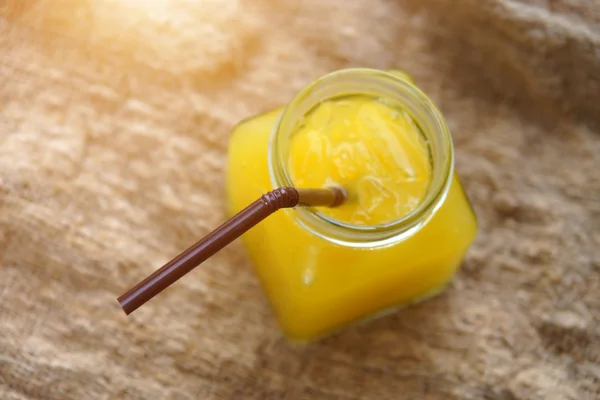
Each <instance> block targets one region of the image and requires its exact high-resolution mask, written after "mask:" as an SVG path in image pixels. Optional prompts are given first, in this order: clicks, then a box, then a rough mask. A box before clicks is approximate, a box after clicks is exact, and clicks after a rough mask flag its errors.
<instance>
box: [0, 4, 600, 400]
mask: <svg viewBox="0 0 600 400" xmlns="http://www.w3.org/2000/svg"><path fill="white" fill-rule="evenodd" d="M598 4H599V3H598V2H597V1H594V0H554V1H551V0H547V1H544V0H537V1H524V0H523V1H519V0H477V1H476V0H454V1H453V0H432V1H416V0H415V1H406V2H404V1H391V0H390V1H386V0H353V1H343V0H336V1H319V0H305V1H299V2H286V1H267V0H254V1H242V0H238V1H235V0H229V1H227V0H202V1H200V0H197V1H193V0H172V1H167V0H155V1H151V0H148V1H144V0H112V1H109V0H105V1H103V0H45V1H44V0H26V1H23V0H0V260H1V264H0V398H2V399H6V400H17V399H19V400H24V399H87V398H90V399H91V398H93V399H108V398H111V399H194V398H198V399H280V398H281V399H348V400H350V399H436V400H437V399H454V398H456V399H485V400H515V399H518V400H521V399H550V400H554V399H584V400H585V399H594V398H599V396H600V365H599V363H600V326H599V321H600V277H599V275H600V252H599V249H600V202H599V199H600V172H599V170H600V137H599V136H598V135H599V132H598V126H600V112H599V104H600V7H599V5H598ZM347 66H369V67H377V68H388V67H400V68H404V69H406V70H407V71H408V72H409V73H411V74H412V75H413V76H414V77H415V78H416V80H417V81H418V83H419V85H420V86H421V87H422V88H423V89H424V90H425V91H426V92H427V93H428V94H430V95H431V97H432V98H433V99H434V100H435V101H436V102H437V104H438V105H439V107H440V108H441V109H442V111H443V113H444V114H445V115H446V117H447V119H448V121H449V124H450V126H451V129H452V131H453V134H454V139H455V146H456V153H457V168H458V170H459V172H460V173H461V175H462V176H463V179H464V183H465V186H466V189H467V191H468V193H469V195H470V197H471V199H472V201H473V204H474V207H475V209H476V212H477V214H478V216H479V219H480V223H481V232H480V235H479V237H478V239H477V242H476V243H475V246H474V247H473V249H472V251H471V252H470V253H469V255H468V257H467V260H466V262H465V264H464V266H463V268H462V270H461V272H460V274H459V275H458V277H457V278H456V280H455V281H454V283H453V285H452V286H451V287H450V288H449V290H447V291H446V292H445V293H444V294H443V295H442V296H440V297H438V298H436V299H434V300H431V301H428V302H426V303H423V304H421V305H418V306H416V307H413V308H410V309H408V310H406V311H403V312H400V313H397V314H395V315H392V316H390V317H387V318H384V319H380V320H378V321H375V322H372V323H369V324H367V325H363V326H361V327H357V328H353V329H350V330H347V331H345V332H343V333H341V334H339V335H337V336H335V337H331V338H329V339H327V340H324V341H321V342H318V343H315V344H314V345H310V346H292V345H289V344H288V343H286V342H285V341H284V340H283V339H282V338H281V337H280V334H279V332H278V330H277V327H276V325H275V321H274V319H273V316H272V314H271V312H270V310H269V308H268V305H267V304H266V301H265V299H264V297H263V295H262V293H261V291H260V288H259V286H258V283H257V280H256V278H255V277H254V275H253V273H252V270H251V267H250V265H249V263H248V261H247V259H246V257H245V255H244V253H243V250H242V248H241V246H240V245H239V244H236V245H234V246H232V247H230V248H228V249H226V250H225V251H223V252H222V253H220V254H218V255H217V256H216V257H214V259H212V260H210V261H209V262H207V263H206V264H205V265H204V266H203V267H202V268H199V269H198V270H197V271H194V272H193V273H192V274H191V275H190V276H188V277H187V278H186V279H185V280H183V281H182V282H179V283H178V284H177V285H176V287H174V288H173V289H172V290H169V291H168V292H166V293H164V294H163V295H161V298H160V300H156V301H154V302H152V304H149V305H147V306H146V307H144V308H142V309H140V310H139V312H138V313H136V314H135V315H133V316H132V317H131V318H126V317H125V316H124V315H123V314H122V312H121V311H120V309H119V307H118V305H117V303H116V301H115V298H116V296H118V295H119V294H121V292H122V291H123V290H124V289H125V288H127V287H128V286H129V285H130V284H131V283H133V282H135V281H137V280H138V279H139V278H140V277H143V276H145V275H146V274H148V273H149V272H151V271H152V270H154V269H155V268H156V267H158V266H159V265H161V264H162V263H163V262H164V261H166V260H167V259H168V258H169V257H171V256H173V255H174V254H176V253H177V252H178V251H180V250H182V249H183V248H185V247H186V246H187V245H189V244H190V243H191V242H193V241H194V240H196V239H197V238H199V237H200V236H202V235H203V234H205V233H207V232H208V231H209V230H210V229H211V228H212V227H214V226H216V225H217V224H218V223H219V222H220V221H222V220H223V218H224V213H223V209H222V206H221V202H222V199H223V191H224V188H223V176H224V165H225V158H226V145H227V140H228V133H229V131H230V129H231V128H232V126H233V125H234V124H235V123H236V122H237V121H239V120H240V119H242V118H245V117H248V116H251V115H254V114H256V113H259V112H261V111H264V110H267V109H269V108H271V107H274V106H276V105H279V104H281V103H283V102H285V101H287V100H288V99H290V97H291V96H292V95H293V94H294V93H295V92H296V91H297V90H299V89H300V88H301V87H302V86H303V85H305V84H307V83H308V82H309V81H310V80H311V79H313V78H315V77H317V76H319V75H321V74H323V73H326V72H328V71H331V70H333V69H337V68H341V67H347Z"/></svg>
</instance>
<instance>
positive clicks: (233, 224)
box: [118, 187, 347, 314]
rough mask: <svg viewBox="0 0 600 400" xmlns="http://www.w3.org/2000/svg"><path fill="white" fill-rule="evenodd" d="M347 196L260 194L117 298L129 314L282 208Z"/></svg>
mask: <svg viewBox="0 0 600 400" xmlns="http://www.w3.org/2000/svg"><path fill="white" fill-rule="evenodd" d="M346 198H347V194H346V191H345V190H344V189H341V188H329V189H295V188H292V187H284V188H279V189H275V190H273V191H271V192H269V193H267V194H265V195H263V196H261V197H260V198H259V199H258V200H256V201H255V202H254V203H252V204H250V205H249V206H248V207H246V208H245V209H243V210H242V211H240V212H239V213H237V214H236V215H234V216H233V217H232V218H231V219H229V220H228V221H227V222H225V223H224V224H223V225H221V226H220V227H218V228H217V229H215V230H214V231H212V232H211V233H209V234H208V235H207V236H206V237H204V238H203V239H201V240H200V241H198V242H197V243H196V244H194V245H193V246H191V247H190V248H189V249H187V250H185V251H184V252H183V253H181V254H180V255H178V256H177V257H175V258H174V259H173V260H171V261H169V262H168V263H167V264H165V265H164V266H163V267H161V268H160V269H158V270H157V271H155V272H154V273H153V274H152V275H150V276H148V277H147V278H146V279H144V280H143V281H141V282H140V283H138V284H137V285H135V286H134V287H132V288H131V289H129V290H128V291H127V292H126V293H125V294H123V295H122V296H120V297H119V298H118V300H119V304H121V307H122V308H123V311H125V314H131V313H132V312H133V311H135V310H136V309H138V308H139V307H140V306H142V305H143V304H144V303H146V302H147V301H148V300H150V299H151V298H153V297H154V296H156V295H157V294H159V293H160V292H162V291H163V290H165V289H166V288H168V287H169V286H171V284H173V283H174V282H175V281H177V280H178V279H179V278H181V277H182V276H183V275H185V274H187V273H188V272H190V271H191V270H192V269H194V268H195V267H197V266H198V265H199V264H201V263H202V262H204V261H206V260H207V259H208V258H209V257H211V256H212V255H213V254H215V253H216V252H218V251H219V250H221V249H222V248H223V247H225V246H227V245H228V244H229V243H231V242H233V241H234V240H235V239H237V238H238V237H239V236H241V235H242V234H243V233H244V232H246V231H248V230H249V229H250V228H252V227H253V226H254V225H256V224H258V223H259V222H260V221H262V220H263V219H265V218H267V217H268V216H269V215H271V214H272V213H274V212H275V211H277V210H279V209H281V208H290V207H296V206H297V205H299V206H325V207H335V206H338V205H340V204H342V203H343V202H344V201H345V200H346Z"/></svg>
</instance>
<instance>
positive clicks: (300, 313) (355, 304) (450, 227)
mask: <svg viewBox="0 0 600 400" xmlns="http://www.w3.org/2000/svg"><path fill="white" fill-rule="evenodd" d="M358 100H360V101H359V102H357V104H358V103H360V102H361V101H363V100H364V102H365V104H366V103H367V102H368V101H372V100H368V99H358ZM367 100H368V101H367ZM338 106H341V105H340V104H338ZM357 106H358V105H357ZM326 107H329V106H326ZM374 108H375V109H376V110H375V114H371V113H370V109H371V106H369V107H368V108H367V110H369V114H370V116H371V120H372V121H375V123H377V124H379V123H384V122H385V123H387V122H386V121H388V120H386V119H384V118H380V116H379V117H376V118H375V117H373V115H377V113H381V112H383V113H384V114H385V113H389V110H388V109H387V108H386V107H385V105H384V106H383V108H381V106H380V105H375V106H374ZM317 111H318V110H317ZM280 112H281V109H278V110H274V111H272V112H269V113H266V114H262V115H260V116H258V117H255V118H253V119H250V120H246V121H244V122H242V123H241V124H239V125H238V126H237V127H236V128H235V130H234V132H233V134H232V137H231V139H230V143H229V161H228V162H229V164H228V175H227V190H228V200H229V212H230V213H231V214H233V213H235V212H238V211H240V210H241V209H243V208H244V207H245V206H246V205H248V204H249V203H251V202H252V201H254V200H255V199H256V198H258V197H259V196H260V195H261V194H263V193H265V192H267V191H269V190H272V189H273V186H272V183H271V181H270V177H269V167H268V147H269V139H270V135H271V132H272V129H273V126H274V124H275V122H276V119H277V117H278V115H279V113H280ZM341 123H342V124H345V121H344V120H343V119H342V120H341ZM354 123H356V122H354ZM309 125H310V124H309ZM309 125H306V126H305V127H304V128H302V129H305V130H304V131H302V129H299V130H298V132H299V133H300V134H301V136H298V138H297V139H298V140H297V142H296V143H293V142H292V143H291V145H292V147H291V149H292V151H294V148H295V150H296V151H297V154H296V155H293V157H291V159H290V171H291V173H292V174H294V182H295V183H297V185H298V186H306V187H308V186H315V185H316V186H317V187H318V186H323V185H327V184H328V183H330V182H328V181H327V179H328V178H331V177H335V179H339V182H337V183H340V184H342V185H344V184H351V185H352V184H354V185H356V186H355V187H358V186H359V184H360V179H364V177H365V176H368V173H367V172H368V171H370V169H369V167H368V166H369V165H370V164H369V163H373V162H374V161H373V159H371V157H372V156H373V157H382V158H383V160H379V161H377V162H376V163H375V166H376V167H377V168H380V171H379V172H378V176H379V178H378V179H384V178H386V176H387V175H386V173H388V172H390V171H391V169H396V168H397V166H398V165H400V166H401V167H402V168H398V169H399V172H398V171H396V172H394V173H392V178H390V179H391V181H380V182H379V183H381V182H385V184H386V185H388V184H389V185H392V187H394V190H397V191H398V192H399V191H402V192H401V193H398V192H395V195H397V196H398V197H395V196H394V195H392V194H389V197H386V194H387V193H385V190H379V189H373V191H374V192H375V195H373V194H372V193H371V192H370V191H365V193H364V196H365V197H366V198H365V199H364V200H365V201H367V202H369V201H372V199H373V198H374V197H376V198H378V199H380V201H379V200H378V202H375V203H377V204H375V206H374V207H371V208H369V207H368V206H367V207H365V206H364V201H363V203H362V204H361V202H356V203H355V204H353V205H350V206H349V207H347V208H345V209H342V208H339V209H337V210H336V211H334V210H331V212H332V214H331V216H332V217H333V218H336V219H340V220H344V221H350V222H353V223H358V224H360V223H362V224H372V223H374V221H378V222H381V221H387V220H390V219H396V217H398V216H399V215H401V214H403V213H406V212H408V211H409V210H410V209H411V207H414V204H413V203H411V200H410V198H412V197H414V198H419V197H420V196H422V195H423V190H426V185H427V184H428V179H429V178H428V173H429V174H430V171H429V172H428V167H427V163H426V162H424V160H425V153H424V151H425V150H423V146H421V145H420V144H419V143H420V142H419V141H420V140H421V139H419V138H418V137H417V136H416V135H417V133H418V132H417V131H413V130H410V131H409V130H404V131H403V132H404V133H403V135H404V136H401V135H400V134H393V135H392V132H394V129H392V128H389V130H387V131H386V133H385V135H392V136H394V137H393V138H391V139H390V138H388V140H389V141H391V142H392V143H391V144H386V145H385V149H382V148H381V147H380V144H377V143H370V144H368V143H367V144H365V146H368V147H370V150H369V151H370V152H372V154H371V153H369V154H370V155H369V156H368V157H366V156H365V158H367V159H368V160H370V161H369V162H366V161H365V162H364V163H363V164H360V163H356V164H353V163H351V162H348V163H346V164H345V165H346V168H345V169H343V168H342V169H339V170H337V172H335V173H333V172H331V169H335V168H336V167H337V166H338V164H336V162H340V161H339V160H342V154H344V151H345V150H344V148H346V149H348V148H354V150H353V151H355V152H356V150H355V149H356V148H360V147H361V146H362V145H361V144H360V143H363V144H364V140H362V141H360V143H359V142H358V141H357V142H356V143H354V144H353V145H351V146H349V147H348V145H347V144H345V143H347V142H348V140H349V139H348V138H343V137H341V138H339V139H336V140H337V141H336V140H333V139H330V145H328V144H327V143H325V144H323V143H321V144H320V141H321V140H323V139H322V137H323V136H318V135H315V137H320V138H321V139H314V138H312V137H311V135H313V133H311V132H312V131H311V130H310V128H311V126H312V125H311V126H309ZM318 125H319V124H314V126H318ZM408 125H410V124H408ZM350 127H351V128H353V127H355V125H353V123H352V122H351V123H350ZM410 129H412V128H410ZM354 132H355V133H356V134H357V135H360V134H364V135H366V134H367V131H364V132H362V133H361V132H360V131H357V130H355V131H354ZM411 132H412V133H411ZM339 133H340V134H341V133H342V131H341V130H340V131H339ZM413 133H414V135H413ZM302 135H304V138H302ZM327 135H335V130H333V131H329V133H327ZM368 140H370V139H369V138H367V142H368ZM373 140H375V139H373ZM377 140H382V141H384V142H385V141H386V139H382V138H379V139H377ZM333 143H335V144H336V146H341V147H338V149H340V150H339V153H335V154H337V156H338V157H339V160H338V161H336V159H335V157H334V151H335V150H334V148H335V146H333ZM319 145H320V148H321V150H319ZM328 146H329V147H328ZM344 146H346V147H344ZM353 146H354V147H353ZM398 147H399V148H400V150H399V151H396V150H397V149H398ZM395 149H396V150H395ZM325 150H327V151H328V153H327V152H325ZM292 154H293V153H292ZM303 154H308V155H309V156H311V157H314V158H316V160H315V161H314V162H309V163H308V164H307V165H306V166H304V165H303V160H302V157H301V155H303ZM399 154H401V157H402V158H401V159H396V157H397V156H398V155H399ZM320 155H326V156H327V157H324V158H319V156H320ZM354 156H356V154H354ZM421 156H423V157H422V158H421ZM398 157H399V156H398ZM358 159H359V160H360V157H359V158H358ZM386 160H387V161H386ZM309 164H310V165H309ZM352 166H354V169H352V168H350V167H352ZM377 168H375V170H377ZM326 171H329V172H326ZM407 171H408V172H407ZM345 173H347V175H344V174H345ZM311 174H312V175H311ZM335 174H337V175H335ZM403 174H404V175H403ZM343 175H344V176H343ZM361 177H362V178H361ZM409 177H413V178H415V181H410V179H407V178H409ZM331 179H333V178H331ZM353 179H354V180H353ZM415 182H417V183H415ZM393 185H395V186H393ZM424 188H425V189H424ZM369 190H371V189H369ZM371 196H373V197H371ZM377 196H378V197H377ZM400 196H404V197H400ZM406 199H409V200H406ZM403 201H407V203H408V205H406V204H402V202H403ZM365 209H366V210H369V209H371V212H370V213H369V212H367V213H366V215H365V214H361V211H364V210H365ZM296 217H297V214H296V211H295V210H293V209H286V210H281V211H278V212H277V213H275V214H273V215H272V216H270V217H269V218H267V219H266V220H265V221H263V222H261V223H260V224H259V225H257V226H256V227H254V228H253V229H251V230H250V231H249V232H247V233H246V234H245V235H244V236H243V237H242V238H243V241H244V243H245V245H246V248H247V250H248V252H249V254H250V256H251V258H252V261H253V263H254V267H255V270H256V272H257V274H258V276H259V278H260V281H261V284H262V286H263V289H264V290H265V292H266V294H267V297H268V298H269V300H270V303H271V304H272V306H273V308H274V310H275V312H276V315H277V318H278V321H279V324H280V326H281V328H282V329H283V331H284V333H285V334H286V336H287V337H288V338H290V339H292V340H298V341H306V340H311V339H315V338H317V337H320V336H322V335H325V334H328V333H330V332H331V331H334V330H336V329H338V328H341V327H342V326H344V325H346V324H348V323H351V322H354V321H359V320H362V319H365V318H367V317H369V316H372V315H373V314H375V313H378V312H381V311H383V310H385V309H388V308H392V307H397V306H403V305H407V304H409V303H412V302H415V301H418V300H420V299H423V298H426V297H429V296H431V295H433V294H435V293H437V292H439V291H440V290H442V289H443V287H444V286H445V285H446V284H447V283H448V281H449V280H450V279H451V278H452V276H453V275H454V273H455V271H456V269H457V267H458V266H459V264H460V262H461V260H462V258H463V256H464V253H465V252H466V250H467V248H468V246H469V244H470V243H471V242H472V240H473V239H474V237H475V234H476V230H477V225H476V220H475V216H474V214H473V211H472V209H471V207H470V204H469V202H468V200H467V198H466V196H465V194H464V191H463V189H462V186H461V184H460V181H459V179H458V177H457V176H456V175H455V176H454V177H453V179H452V184H451V187H450V190H449V192H448V195H447V197H446V199H445V200H444V203H443V205H442V206H441V207H440V208H439V209H438V211H437V212H436V214H435V215H434V216H433V217H432V219H431V220H430V221H429V222H428V223H427V224H426V225H424V227H423V228H422V229H420V230H419V231H418V232H417V233H415V234H414V235H413V236H411V237H409V238H408V239H406V240H403V241H401V242H398V243H397V244H394V245H391V246H387V247H378V248H367V249H365V248H355V247H348V246H341V245H336V244H333V243H331V242H329V241H326V240H325V239H322V238H320V237H318V236H316V235H314V234H312V233H310V232H309V231H307V230H306V229H304V228H303V227H301V226H300V225H299V224H298V222H297V220H296Z"/></svg>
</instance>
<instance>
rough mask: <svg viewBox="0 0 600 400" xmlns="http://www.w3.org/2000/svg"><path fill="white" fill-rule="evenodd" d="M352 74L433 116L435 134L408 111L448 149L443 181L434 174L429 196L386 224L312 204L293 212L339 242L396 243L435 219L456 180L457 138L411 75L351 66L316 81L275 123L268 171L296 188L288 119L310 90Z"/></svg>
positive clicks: (310, 227)
mask: <svg viewBox="0 0 600 400" xmlns="http://www.w3.org/2000/svg"><path fill="white" fill-rule="evenodd" d="M353 78H354V79H357V78H359V79H360V78H363V79H365V78H366V79H372V80H373V81H376V80H378V81H379V83H382V84H383V85H384V86H385V87H386V89H391V90H392V91H393V92H394V93H400V92H403V93H404V95H407V96H409V97H410V99H411V100H413V101H414V102H415V104H418V106H420V107H423V109H424V110H425V111H426V112H427V113H428V114H429V116H430V117H431V118H430V119H431V121H430V122H431V123H430V124H429V125H431V126H433V128H434V130H435V132H426V131H425V129H424V128H423V126H424V124H423V121H420V120H419V118H417V117H416V116H415V115H414V113H410V112H409V113H410V114H411V117H412V118H413V119H414V120H415V122H416V123H417V124H418V125H419V126H420V127H421V129H422V130H423V131H424V132H423V133H424V134H431V133H435V134H438V135H439V136H440V138H441V140H440V141H441V145H442V147H443V148H442V149H441V153H442V154H443V157H442V160H441V164H442V165H439V162H438V165H437V167H438V168H437V170H435V171H434V174H435V173H436V172H437V173H438V174H440V176H441V177H442V179H437V180H436V179H434V178H435V176H434V178H432V182H430V185H429V187H428V189H427V192H426V194H425V196H424V197H423V198H422V199H421V201H420V202H419V204H418V205H417V206H416V207H415V208H414V209H413V210H411V211H410V212H409V213H407V214H406V215H404V216H403V217H401V218H398V219H395V220H393V221H390V222H387V223H383V224H376V225H356V224H348V223H344V222H342V221H338V220H335V219H332V218H330V217H327V216H326V215H324V214H322V213H321V212H319V211H317V210H316V209H313V208H297V209H295V210H294V211H295V212H296V213H297V216H298V222H299V223H300V224H301V225H303V226H304V227H305V228H307V229H308V230H310V231H311V232H313V233H315V234H317V235H318V236H321V237H323V238H325V239H327V240H330V241H333V242H336V243H338V244H342V245H352V246H368V247H371V246H373V245H377V244H390V243H395V242H396V241H399V240H402V239H403V238H405V237H406V235H411V234H413V233H415V232H416V231H418V229H419V228H420V227H421V226H422V225H423V224H425V223H426V222H427V221H428V220H429V218H431V216H432V215H433V214H434V213H435V211H437V209H438V208H439V206H441V204H442V203H443V200H444V198H445V197H446V194H447V192H448V189H449V186H450V182H451V179H450V177H451V176H452V174H453V170H454V158H453V157H454V150H453V145H452V137H451V135H450V130H449V128H448V126H447V124H446V121H445V119H444V118H443V116H442V114H441V112H440V111H439V109H438V108H437V107H436V105H435V104H434V103H433V102H432V100H431V99H429V97H428V96H427V95H425V93H423V92H422V91H421V90H420V89H419V88H418V87H417V86H416V85H415V84H413V83H412V82H410V81H409V80H408V79H405V78H401V77H400V76H398V75H396V74H394V73H392V72H387V71H382V70H377V69H371V68H346V69H340V70H336V71H333V72H330V73H328V74H325V75H323V76H321V77H319V78H317V79H316V80H314V81H312V82H311V83H310V84H308V85H307V86H306V87H304V88H303V89H302V90H301V91H300V92H298V93H297V94H296V96H294V98H293V99H292V100H291V101H290V102H289V103H288V104H287V105H286V106H285V107H284V108H283V110H282V112H281V113H280V115H279V117H278V119H277V121H276V123H275V125H274V128H273V131H272V133H271V139H270V143H269V169H270V174H271V181H272V183H273V186H274V187H279V186H293V181H292V179H291V177H290V174H289V172H288V167H287V161H286V157H285V156H284V155H283V154H282V152H283V147H282V145H281V141H282V140H283V139H285V138H284V137H283V136H284V135H285V133H286V132H285V131H284V130H285V129H284V126H285V122H287V120H288V119H290V118H292V119H293V118H294V117H293V113H294V110H296V109H297V108H298V107H299V105H301V104H302V102H303V101H305V100H306V99H307V98H309V96H310V95H311V94H314V93H315V91H318V90H320V89H323V88H324V87H326V86H327V85H331V84H335V83H338V84H340V83H343V82H345V81H348V80H350V81H351V80H352V79H353ZM384 86H381V88H384ZM382 90H383V89H382ZM345 94H365V93H364V92H361V90H360V89H357V90H353V91H351V92H347V93H345ZM331 97H334V96H330V97H329V98H331ZM382 97H389V96H382ZM320 101H323V100H320ZM399 103H400V105H401V106H403V107H404V106H406V104H403V103H402V102H399ZM316 104H318V102H315V103H313V104H312V105H311V108H312V107H314V105H316ZM292 126H293V124H292ZM435 166H436V165H435V164H434V168H435Z"/></svg>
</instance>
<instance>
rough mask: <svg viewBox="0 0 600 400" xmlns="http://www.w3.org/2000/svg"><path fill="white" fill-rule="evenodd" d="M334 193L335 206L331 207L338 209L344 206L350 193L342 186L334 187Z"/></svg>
mask: <svg viewBox="0 0 600 400" xmlns="http://www.w3.org/2000/svg"><path fill="white" fill-rule="evenodd" d="M331 190H332V191H333V193H334V195H335V198H334V200H333V204H331V207H337V206H340V205H342V204H343V203H344V202H346V200H348V192H347V191H346V189H344V188H343V187H341V186H334V187H332V188H331Z"/></svg>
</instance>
